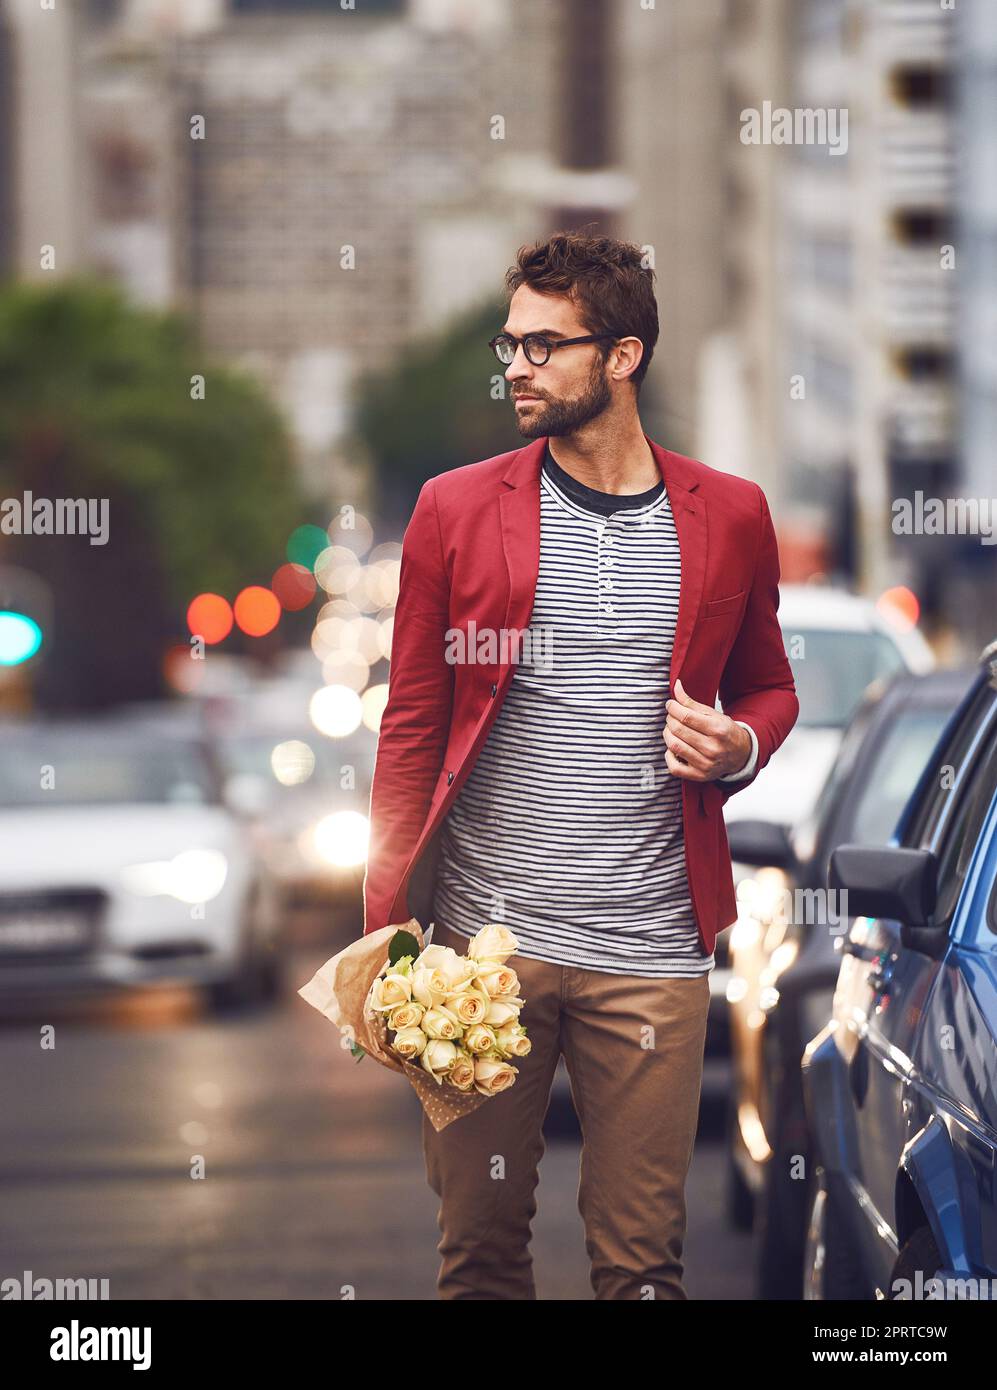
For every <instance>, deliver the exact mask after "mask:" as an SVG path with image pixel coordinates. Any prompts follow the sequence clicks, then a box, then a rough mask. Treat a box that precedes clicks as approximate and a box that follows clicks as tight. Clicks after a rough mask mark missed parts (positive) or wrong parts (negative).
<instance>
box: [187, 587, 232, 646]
mask: <svg viewBox="0 0 997 1390" xmlns="http://www.w3.org/2000/svg"><path fill="white" fill-rule="evenodd" d="M187 626H188V627H189V628H190V631H191V634H192V635H193V636H195V637H203V638H204V640H205V642H207V643H208V644H209V646H212V645H214V643H216V642H224V641H225V638H226V637H227V636H228V635H229V633H230V632H231V631H232V608H231V606H230V604H229V602H228V599H224V598H222V596H221V594H198V596H197V598H195V599H192V600H191V603H190V605H189V607H188V609H187Z"/></svg>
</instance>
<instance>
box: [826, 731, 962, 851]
mask: <svg viewBox="0 0 997 1390" xmlns="http://www.w3.org/2000/svg"><path fill="white" fill-rule="evenodd" d="M951 713H952V710H951V707H950V706H944V707H942V708H939V709H905V710H903V711H901V713H900V714H899V715H898V716H897V717H896V718H895V719H894V720H893V721H892V722H891V723H890V727H889V729H888V730H887V731H886V733H885V735H883V736H882V738H881V739H880V740H879V741H877V743H876V746H875V748H874V750H873V754H872V759H871V761H870V763H869V765H868V766H867V767H866V768H865V769H864V771H863V776H862V790H861V794H860V796H859V800H858V803H857V805H856V807H855V816H854V820H853V823H852V825H851V828H850V829H849V831H848V838H849V839H850V840H853V841H855V842H856V843H858V844H864V845H885V844H886V842H887V841H888V840H889V839H890V837H891V836H892V834H893V832H894V830H895V829H896V827H897V821H898V820H899V819H900V813H901V811H902V810H903V808H904V806H905V805H906V804H907V799H908V797H909V796H910V794H911V792H912V791H913V790H914V786H915V784H916V782H917V779H918V777H920V775H921V772H922V771H923V769H924V766H925V764H926V763H927V761H928V758H929V757H930V755H931V750H932V749H933V748H934V746H935V744H936V743H937V742H938V739H939V737H940V735H941V732H942V729H943V728H944V727H945V721H946V720H947V719H948V717H949V715H950V714H951Z"/></svg>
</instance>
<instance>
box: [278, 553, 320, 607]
mask: <svg viewBox="0 0 997 1390" xmlns="http://www.w3.org/2000/svg"><path fill="white" fill-rule="evenodd" d="M270 587H271V589H272V590H273V591H274V593H275V594H276V595H277V597H278V599H279V600H280V605H281V607H282V608H285V609H287V611H288V612H289V613H296V612H297V611H298V609H299V608H307V607H308V605H309V604H310V603H311V601H312V599H313V598H314V597H315V591H316V589H317V588H318V585H317V583H316V582H315V576H314V574H313V573H312V572H311V570H310V569H306V568H305V566H304V565H296V564H294V563H293V562H289V563H288V564H286V565H281V567H280V569H279V570H277V572H276V573H275V574H274V577H273V579H271V581H270Z"/></svg>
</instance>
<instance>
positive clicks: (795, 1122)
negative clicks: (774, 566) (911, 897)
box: [727, 670, 975, 1299]
mask: <svg viewBox="0 0 997 1390" xmlns="http://www.w3.org/2000/svg"><path fill="white" fill-rule="evenodd" d="M974 676H975V671H973V670H965V671H938V672H934V673H932V674H931V675H927V676H912V675H907V674H904V675H901V676H897V677H895V678H894V679H893V680H892V681H883V682H877V683H876V684H875V685H874V686H873V687H871V689H870V692H869V694H868V695H867V696H866V699H865V700H864V701H863V703H862V705H861V706H860V707H859V710H858V712H857V713H856V715H855V717H854V718H853V719H852V721H851V723H850V725H849V727H848V729H847V732H846V734H845V737H844V739H843V741H842V744H841V747H840V750H839V752H838V757H837V760H836V762H835V764H834V766H833V768H832V771H831V774H830V776H829V777H828V779H827V781H826V782H825V784H824V787H823V789H822V791H821V793H820V796H819V798H818V800H817V803H816V806H815V807H814V810H813V811H812V812H811V814H810V815H809V816H808V817H807V818H806V820H805V821H803V822H802V823H801V824H799V825H798V826H796V827H794V828H792V829H787V828H786V827H784V826H782V825H779V824H775V823H767V822H763V821H739V822H735V823H734V824H733V825H731V826H730V827H729V828H728V835H729V837H730V843H731V847H732V854H734V856H735V857H736V858H737V859H739V860H740V861H741V862H743V863H746V864H751V865H753V866H755V868H756V871H757V872H756V874H755V876H754V878H753V880H745V881H743V882H742V884H741V885H740V890H739V909H740V912H739V918H738V922H737V925H736V926H735V927H734V930H733V932H732V934H731V982H730V985H729V989H728V994H729V1007H730V1032H731V1043H732V1079H731V1081H732V1084H731V1095H730V1107H729V1115H728V1127H727V1134H728V1162H729V1170H728V1200H729V1210H730V1215H731V1217H732V1219H733V1220H734V1222H735V1224H737V1225H739V1226H741V1227H747V1226H750V1225H751V1224H752V1221H753V1222H754V1225H755V1228H756V1231H757V1237H758V1239H757V1261H758V1292H759V1297H761V1298H765V1299H780V1298H785V1299H799V1298H800V1297H802V1288H803V1285H802V1267H803V1248H804V1240H805V1236H806V1229H807V1216H808V1208H807V1192H806V1188H805V1184H804V1183H803V1182H801V1181H800V1180H799V1179H798V1178H797V1177H796V1176H795V1174H796V1173H797V1171H798V1169H799V1167H800V1166H801V1165H800V1160H801V1159H802V1162H803V1164H807V1165H808V1164H809V1162H810V1159H811V1153H812V1143H811V1140H810V1137H809V1135H808V1132H807V1125H806V1116H805V1113H804V1106H803V1089H802V1082H801V1074H800V1061H801V1058H802V1056H803V1049H804V1046H805V1045H806V1043H807V1042H808V1041H809V1039H810V1038H812V1037H813V1036H814V1034H815V1033H817V1032H818V1031H819V1030H820V1028H822V1027H823V1025H824V1024H825V1023H826V1022H827V1020H828V1019H829V1018H830V1016H831V1001H832V997H833V994H834V986H835V981H836V979H837V975H838V967H839V965H840V963H841V957H840V955H839V953H838V952H837V950H836V949H835V943H836V940H837V939H838V937H839V936H840V935H842V934H843V931H844V929H845V927H846V926H847V921H842V920H840V918H839V917H838V916H837V915H836V913H835V912H833V911H830V912H829V911H827V910H821V902H820V899H821V897H822V896H824V894H825V888H824V885H825V884H826V881H827V868H828V863H829V860H830V856H831V852H832V850H833V849H834V848H835V847H836V846H837V845H839V844H841V843H843V842H845V841H853V842H857V843H860V844H865V845H877V844H878V845H885V844H886V843H887V842H888V840H889V838H890V836H891V835H892V833H893V831H894V829H895V827H896V824H897V821H898V819H899V817H900V814H901V812H902V811H903V808H904V805H905V803H906V801H907V799H908V797H909V795H910V793H911V791H912V790H913V788H914V786H915V784H916V782H917V779H918V777H919V775H920V773H921V770H922V769H923V767H924V765H925V762H926V761H927V759H928V757H929V755H930V753H931V750H932V748H933V747H934V745H935V743H936V742H937V740H938V737H939V735H940V734H941V731H942V729H943V727H944V726H945V723H946V721H947V720H948V719H949V718H950V717H951V715H952V713H953V711H954V710H955V709H956V708H957V707H958V705H959V703H960V700H961V699H962V697H963V695H964V694H965V692H966V690H967V689H968V687H969V686H970V684H971V682H972V680H973V678H974ZM826 906H827V907H834V904H833V902H831V901H828V902H827V904H826Z"/></svg>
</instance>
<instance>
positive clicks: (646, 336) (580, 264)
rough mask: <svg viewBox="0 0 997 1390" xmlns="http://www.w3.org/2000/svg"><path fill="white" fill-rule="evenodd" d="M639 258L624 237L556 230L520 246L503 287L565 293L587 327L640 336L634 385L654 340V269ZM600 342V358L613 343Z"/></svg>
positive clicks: (642, 374)
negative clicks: (619, 239)
mask: <svg viewBox="0 0 997 1390" xmlns="http://www.w3.org/2000/svg"><path fill="white" fill-rule="evenodd" d="M642 260H643V254H642V252H641V250H640V247H638V246H634V245H632V244H631V243H630V242H627V241H616V240H615V239H614V238H613V237H608V236H586V235H585V234H584V233H583V232H555V233H554V235H553V236H550V237H548V238H547V240H546V241H538V242H537V243H536V244H535V245H534V246H521V247H520V248H519V253H518V255H517V258H516V264H515V265H514V266H510V267H509V269H508V271H507V272H506V277H505V283H506V289H507V290H508V292H509V295H510V297H511V296H512V295H513V294H514V293H515V291H516V290H518V289H519V288H520V286H521V285H528V286H529V288H530V289H532V290H535V291H536V292H537V294H566V295H569V296H570V297H571V298H572V299H573V300H574V301H575V303H576V305H577V306H578V312H579V317H580V318H581V320H582V323H583V324H584V325H585V328H586V329H587V331H588V332H589V333H612V334H613V336H614V337H616V338H629V337H633V338H639V339H640V340H641V342H642V343H643V344H644V354H643V356H642V357H641V359H640V363H639V365H638V366H637V368H636V370H635V371H634V373H633V375H632V376H631V378H630V380H631V381H632V382H633V383H634V385H635V387H636V388H637V390H638V391H639V390H640V386H641V382H642V381H643V380H644V377H645V375H646V373H647V369H648V367H649V366H650V364H651V358H652V356H653V355H654V345H655V343H656V342H657V341H658V305H657V302H656V301H655V298H654V271H653V270H652V269H651V268H650V267H649V266H644V265H642V263H641V262H642ZM599 346H600V347H601V348H602V355H603V360H605V359H606V357H607V356H608V355H609V351H610V348H611V347H612V344H611V343H601V344H599Z"/></svg>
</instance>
